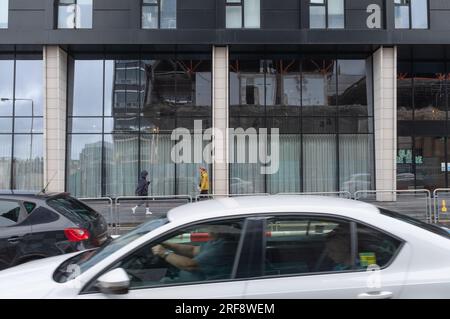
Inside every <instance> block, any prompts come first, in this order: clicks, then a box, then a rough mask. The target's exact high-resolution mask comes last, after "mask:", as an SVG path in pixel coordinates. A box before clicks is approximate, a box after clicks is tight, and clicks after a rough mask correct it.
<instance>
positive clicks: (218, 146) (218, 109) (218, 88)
mask: <svg viewBox="0 0 450 319" xmlns="http://www.w3.org/2000/svg"><path fill="white" fill-rule="evenodd" d="M228 63H229V59H228V47H213V97H212V98H213V110H212V117H213V148H214V154H213V180H212V186H213V192H214V193H215V194H228V192H229V179H228V176H229V175H228V174H229V173H228V172H229V169H228V154H229V142H228V140H229V136H228V134H227V129H228V123H229V117H228V109H229V108H228V104H229V103H228Z"/></svg>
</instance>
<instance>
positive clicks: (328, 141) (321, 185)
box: [303, 134, 338, 192]
mask: <svg viewBox="0 0 450 319" xmlns="http://www.w3.org/2000/svg"><path fill="white" fill-rule="evenodd" d="M336 147H337V145H336V135H334V134H323V135H309V134H305V135H303V178H304V180H303V186H304V191H305V192H333V191H336V177H337V169H338V167H337V152H336Z"/></svg>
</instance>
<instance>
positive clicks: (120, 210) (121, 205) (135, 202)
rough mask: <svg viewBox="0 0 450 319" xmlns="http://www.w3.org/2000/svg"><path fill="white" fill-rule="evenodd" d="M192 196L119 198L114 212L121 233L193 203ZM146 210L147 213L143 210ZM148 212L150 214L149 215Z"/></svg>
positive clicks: (115, 203)
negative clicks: (173, 209)
mask: <svg viewBox="0 0 450 319" xmlns="http://www.w3.org/2000/svg"><path fill="white" fill-rule="evenodd" d="M193 201H194V199H193V198H192V196H190V195H155V196H119V197H116V199H115V200H114V210H115V214H116V216H117V220H118V223H117V224H118V228H119V231H120V232H122V231H123V230H124V229H125V228H133V227H135V226H137V225H139V224H141V223H143V222H145V221H146V220H148V219H151V218H155V217H158V216H163V215H164V214H166V213H167V212H168V211H169V210H171V209H172V208H175V207H178V206H181V205H185V204H188V203H192V202H193ZM143 209H145V213H144V214H143V213H142V210H143ZM147 211H148V213H147Z"/></svg>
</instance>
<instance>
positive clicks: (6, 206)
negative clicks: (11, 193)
mask: <svg viewBox="0 0 450 319" xmlns="http://www.w3.org/2000/svg"><path fill="white" fill-rule="evenodd" d="M19 217H20V205H19V203H17V202H14V201H6V200H0V227H8V226H13V225H15V224H17V223H18V221H19Z"/></svg>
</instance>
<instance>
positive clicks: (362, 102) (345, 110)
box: [337, 60, 372, 116]
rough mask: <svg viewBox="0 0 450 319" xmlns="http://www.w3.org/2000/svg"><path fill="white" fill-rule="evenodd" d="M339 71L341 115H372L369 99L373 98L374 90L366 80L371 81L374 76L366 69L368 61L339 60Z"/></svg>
mask: <svg viewBox="0 0 450 319" xmlns="http://www.w3.org/2000/svg"><path fill="white" fill-rule="evenodd" d="M337 70H338V71H337V73H338V106H339V115H342V116H368V115H371V114H372V112H371V110H372V107H368V97H369V96H371V92H372V89H371V87H370V85H367V83H366V80H369V81H371V79H372V74H371V70H370V69H369V68H367V67H366V61H365V60H338V61H337ZM369 84H370V83H369ZM369 90H370V91H369Z"/></svg>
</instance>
